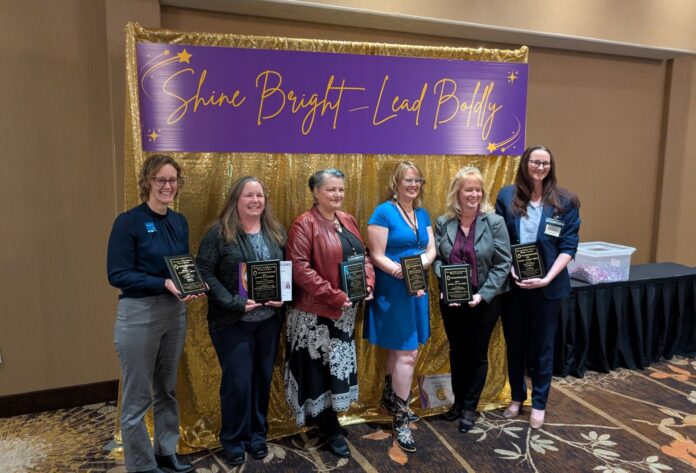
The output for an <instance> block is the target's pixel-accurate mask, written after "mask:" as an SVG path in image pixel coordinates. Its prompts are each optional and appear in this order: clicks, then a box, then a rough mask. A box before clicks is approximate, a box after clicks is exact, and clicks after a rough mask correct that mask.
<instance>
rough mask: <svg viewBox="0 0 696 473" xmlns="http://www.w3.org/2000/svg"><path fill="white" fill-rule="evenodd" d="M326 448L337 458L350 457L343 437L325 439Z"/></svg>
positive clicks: (336, 436) (335, 436)
mask: <svg viewBox="0 0 696 473" xmlns="http://www.w3.org/2000/svg"><path fill="white" fill-rule="evenodd" d="M326 448H328V449H329V451H330V452H331V453H333V454H334V455H336V456H337V457H339V458H348V457H350V448H348V442H346V439H345V437H344V436H343V435H334V436H331V437H328V438H327V439H326Z"/></svg>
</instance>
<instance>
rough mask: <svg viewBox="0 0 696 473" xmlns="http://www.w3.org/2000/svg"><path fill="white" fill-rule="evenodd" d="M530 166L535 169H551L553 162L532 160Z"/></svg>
mask: <svg viewBox="0 0 696 473" xmlns="http://www.w3.org/2000/svg"><path fill="white" fill-rule="evenodd" d="M529 164H531V165H532V166H534V167H535V168H550V167H551V161H539V160H537V159H530V160H529Z"/></svg>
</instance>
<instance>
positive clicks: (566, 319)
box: [554, 263, 696, 377]
mask: <svg viewBox="0 0 696 473" xmlns="http://www.w3.org/2000/svg"><path fill="white" fill-rule="evenodd" d="M572 286H573V290H572V292H571V295H570V297H569V298H568V299H566V300H565V301H563V303H562V304H561V319H560V321H559V324H558V331H557V332H556V347H555V352H554V375H555V376H568V375H573V376H576V377H582V376H583V375H584V374H585V371H587V370H588V369H590V370H594V371H600V372H605V373H606V372H608V371H610V370H614V369H616V368H619V367H624V368H630V369H643V368H645V367H647V366H648V365H650V363H652V362H654V361H658V360H659V359H661V358H667V359H669V358H672V356H673V355H675V354H677V355H684V356H694V355H696V268H690V267H688V266H683V265H680V264H675V263H654V264H642V265H634V266H631V271H630V277H629V280H628V281H622V282H616V283H608V284H594V285H592V284H585V283H582V282H579V281H574V280H573V281H572Z"/></svg>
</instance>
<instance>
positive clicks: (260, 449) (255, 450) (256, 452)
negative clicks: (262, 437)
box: [250, 443, 268, 460]
mask: <svg viewBox="0 0 696 473" xmlns="http://www.w3.org/2000/svg"><path fill="white" fill-rule="evenodd" d="M250 450H251V456H252V457H253V458H255V459H256V460H262V459H264V458H266V455H268V446H267V445H266V444H265V443H260V444H258V445H254V446H253V447H251V449H250Z"/></svg>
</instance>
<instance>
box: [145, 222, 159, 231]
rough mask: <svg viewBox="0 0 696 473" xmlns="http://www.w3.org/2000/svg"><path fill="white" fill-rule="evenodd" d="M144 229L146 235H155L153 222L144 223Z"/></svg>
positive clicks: (155, 229)
mask: <svg viewBox="0 0 696 473" xmlns="http://www.w3.org/2000/svg"><path fill="white" fill-rule="evenodd" d="M145 229H146V230H147V233H155V232H156V231H157V227H155V222H145Z"/></svg>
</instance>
